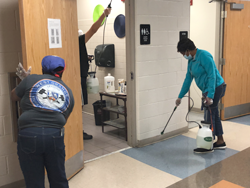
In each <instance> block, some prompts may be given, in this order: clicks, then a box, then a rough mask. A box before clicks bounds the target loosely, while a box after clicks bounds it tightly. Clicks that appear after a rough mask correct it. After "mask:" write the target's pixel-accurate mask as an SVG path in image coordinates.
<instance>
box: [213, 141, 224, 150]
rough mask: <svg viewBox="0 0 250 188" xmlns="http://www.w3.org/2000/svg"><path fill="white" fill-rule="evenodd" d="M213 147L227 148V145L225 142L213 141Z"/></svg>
mask: <svg viewBox="0 0 250 188" xmlns="http://www.w3.org/2000/svg"><path fill="white" fill-rule="evenodd" d="M213 146H214V148H213V149H226V148H227V146H226V143H225V142H224V143H222V144H219V145H218V144H217V142H215V143H214V145H213Z"/></svg>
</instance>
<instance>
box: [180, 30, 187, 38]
mask: <svg viewBox="0 0 250 188" xmlns="http://www.w3.org/2000/svg"><path fill="white" fill-rule="evenodd" d="M184 38H188V32H187V31H180V40H181V39H184Z"/></svg>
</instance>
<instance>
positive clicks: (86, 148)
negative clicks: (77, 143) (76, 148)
mask: <svg viewBox="0 0 250 188" xmlns="http://www.w3.org/2000/svg"><path fill="white" fill-rule="evenodd" d="M99 149H101V148H99V147H97V146H94V145H92V144H89V143H86V144H84V151H87V152H90V153H91V152H94V151H97V150H99Z"/></svg>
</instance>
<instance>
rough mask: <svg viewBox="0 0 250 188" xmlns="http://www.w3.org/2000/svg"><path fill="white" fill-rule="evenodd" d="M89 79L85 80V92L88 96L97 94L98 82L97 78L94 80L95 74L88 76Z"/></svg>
mask: <svg viewBox="0 0 250 188" xmlns="http://www.w3.org/2000/svg"><path fill="white" fill-rule="evenodd" d="M89 75H90V77H89V78H88V79H87V91H88V94H97V93H99V81H98V79H97V78H94V75H95V74H89Z"/></svg>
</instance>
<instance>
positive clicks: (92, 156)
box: [84, 153, 97, 161]
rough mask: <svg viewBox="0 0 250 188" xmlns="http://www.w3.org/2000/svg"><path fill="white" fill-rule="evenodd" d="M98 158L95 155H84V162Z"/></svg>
mask: <svg viewBox="0 0 250 188" xmlns="http://www.w3.org/2000/svg"><path fill="white" fill-rule="evenodd" d="M96 157H97V156H96V155H94V154H93V153H86V155H85V153H84V160H85V161H88V160H91V159H94V158H96Z"/></svg>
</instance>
